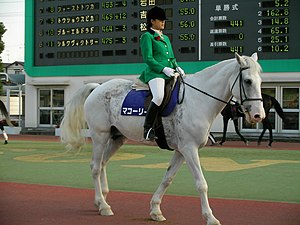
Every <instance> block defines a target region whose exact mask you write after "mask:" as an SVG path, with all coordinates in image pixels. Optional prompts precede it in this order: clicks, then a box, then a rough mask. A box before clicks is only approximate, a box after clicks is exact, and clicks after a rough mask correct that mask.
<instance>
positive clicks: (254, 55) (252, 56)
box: [251, 52, 258, 62]
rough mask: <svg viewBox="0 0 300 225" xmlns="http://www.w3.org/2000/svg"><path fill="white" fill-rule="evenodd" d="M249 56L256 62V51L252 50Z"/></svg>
mask: <svg viewBox="0 0 300 225" xmlns="http://www.w3.org/2000/svg"><path fill="white" fill-rule="evenodd" d="M251 58H252V59H253V60H254V61H255V62H257V60H258V55H257V53H256V52H254V53H253V54H252V55H251Z"/></svg>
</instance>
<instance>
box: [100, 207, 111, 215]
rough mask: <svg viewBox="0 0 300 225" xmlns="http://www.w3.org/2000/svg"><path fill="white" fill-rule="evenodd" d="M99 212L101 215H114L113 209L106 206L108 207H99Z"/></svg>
mask: <svg viewBox="0 0 300 225" xmlns="http://www.w3.org/2000/svg"><path fill="white" fill-rule="evenodd" d="M99 214H100V215H101V216H113V215H114V213H113V211H112V210H111V209H110V208H108V209H99Z"/></svg>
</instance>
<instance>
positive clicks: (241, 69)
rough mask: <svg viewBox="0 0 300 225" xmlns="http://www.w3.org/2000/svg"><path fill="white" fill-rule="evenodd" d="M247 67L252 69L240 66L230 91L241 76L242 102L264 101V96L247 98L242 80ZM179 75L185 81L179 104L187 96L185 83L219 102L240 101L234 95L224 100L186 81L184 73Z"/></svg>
mask: <svg viewBox="0 0 300 225" xmlns="http://www.w3.org/2000/svg"><path fill="white" fill-rule="evenodd" d="M246 69H250V67H244V68H240V71H239V73H238V75H237V76H236V78H235V80H234V82H233V84H232V87H231V88H230V91H232V89H233V88H234V86H235V84H236V83H237V80H238V78H239V84H240V97H241V104H243V103H244V102H246V101H262V98H247V96H246V92H245V87H244V85H243V82H242V72H243V71H244V70H246ZM178 73H179V72H178ZM179 75H180V76H179V77H180V80H181V82H182V83H183V93H182V98H181V99H180V100H179V98H178V104H181V103H182V102H183V99H184V97H185V85H187V86H189V87H190V88H192V89H194V90H196V91H198V92H200V93H202V94H205V95H207V96H209V97H211V98H213V99H215V100H217V101H219V102H222V103H224V104H228V103H229V102H233V103H235V104H236V103H238V102H237V101H235V100H233V99H232V98H233V96H232V97H231V98H230V99H229V101H228V102H226V101H224V100H222V99H220V98H218V97H216V96H213V95H211V94H209V93H207V92H205V91H202V90H201V89H199V88H197V87H195V86H193V85H191V84H189V83H187V82H185V81H184V79H183V74H181V73H179ZM242 93H243V94H244V96H245V99H243V97H242ZM238 104H239V103H238Z"/></svg>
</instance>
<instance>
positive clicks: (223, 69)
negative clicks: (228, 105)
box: [186, 60, 236, 120]
mask: <svg viewBox="0 0 300 225" xmlns="http://www.w3.org/2000/svg"><path fill="white" fill-rule="evenodd" d="M230 63H233V62H232V61H230V60H228V61H223V62H221V63H219V64H217V65H215V66H212V67H209V68H207V69H204V70H202V71H200V72H198V73H196V74H194V75H191V76H190V77H188V76H187V78H186V82H187V83H191V84H192V85H194V86H195V87H197V88H198V89H200V90H201V91H204V92H206V93H208V94H210V95H212V96H214V97H216V98H218V99H220V100H221V101H219V100H216V99H214V98H212V97H210V96H208V95H205V94H202V93H198V94H197V98H199V102H200V104H202V105H203V103H205V105H206V107H205V109H204V110H207V112H205V113H207V115H208V119H212V120H214V119H215V117H216V116H217V115H218V114H219V113H220V112H221V110H222V108H223V107H224V103H223V102H222V101H225V102H227V101H229V99H230V97H231V92H230V85H229V80H230V79H231V76H232V74H234V73H236V72H235V70H236V68H235V66H234V65H230ZM193 92H196V91H195V90H193ZM198 96H199V97H198ZM207 106H209V107H207Z"/></svg>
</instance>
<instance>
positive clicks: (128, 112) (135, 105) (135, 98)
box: [121, 82, 179, 117]
mask: <svg viewBox="0 0 300 225" xmlns="http://www.w3.org/2000/svg"><path fill="white" fill-rule="evenodd" d="M178 91H179V85H178V82H177V83H176V84H175V87H174V89H173V91H172V94H171V97H170V101H169V103H168V104H167V105H166V107H165V108H164V110H163V111H162V114H161V116H164V117H165V116H168V115H170V114H171V112H173V110H174V108H175V106H176V104H177V99H178ZM149 95H150V91H148V90H140V91H137V90H131V91H130V92H129V93H128V94H127V95H126V97H125V99H124V101H123V104H122V108H121V115H123V116H146V113H147V109H145V106H144V105H145V100H146V98H147V97H148V96H149Z"/></svg>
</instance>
